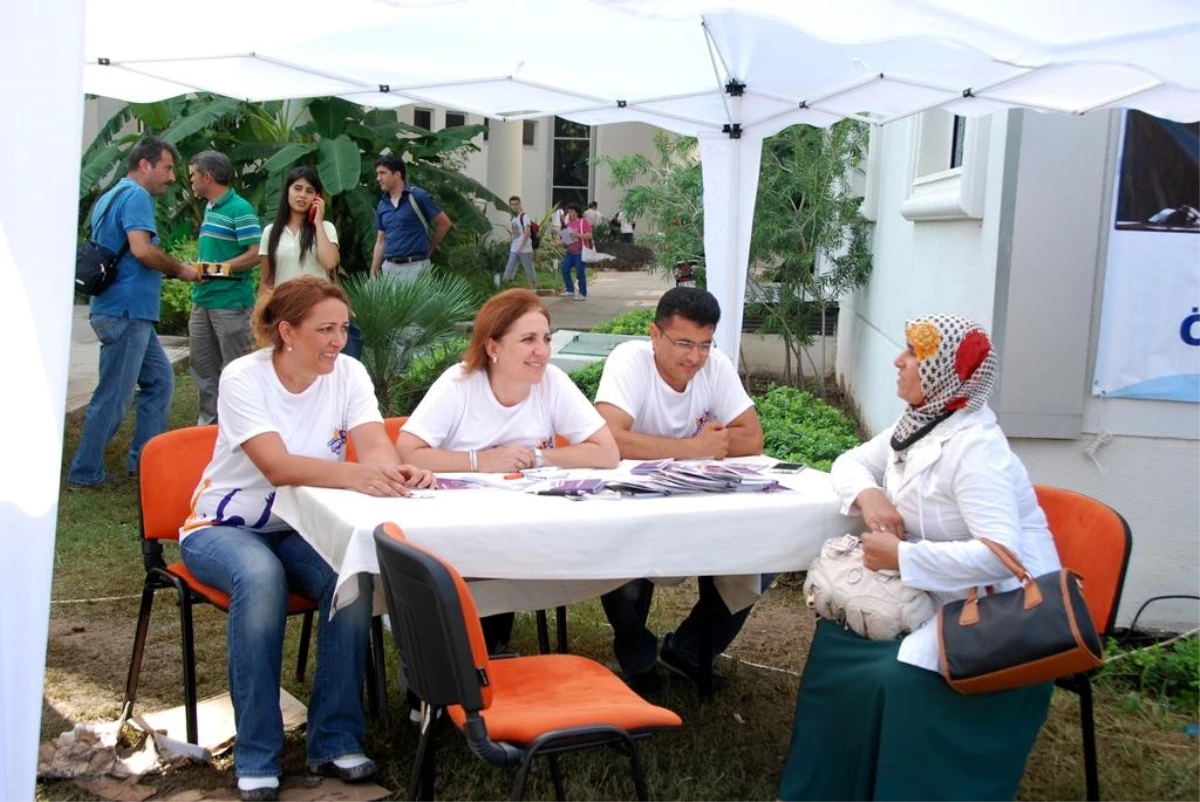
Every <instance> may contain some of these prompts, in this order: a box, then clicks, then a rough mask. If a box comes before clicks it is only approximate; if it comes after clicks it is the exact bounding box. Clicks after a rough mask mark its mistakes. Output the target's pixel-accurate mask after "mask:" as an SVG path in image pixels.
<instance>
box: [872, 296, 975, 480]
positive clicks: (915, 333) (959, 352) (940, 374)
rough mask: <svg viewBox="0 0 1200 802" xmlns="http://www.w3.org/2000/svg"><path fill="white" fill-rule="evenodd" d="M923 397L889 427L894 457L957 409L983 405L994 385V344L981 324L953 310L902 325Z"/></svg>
mask: <svg viewBox="0 0 1200 802" xmlns="http://www.w3.org/2000/svg"><path fill="white" fill-rule="evenodd" d="M904 332H905V335H906V336H907V338H908V342H909V344H910V345H911V346H912V349H913V353H914V354H916V356H917V359H918V360H920V363H919V366H918V368H917V372H918V375H919V376H920V379H921V390H922V392H924V393H925V401H924V402H923V403H922V404H921V405H920V406H919V407H918V406H911V405H910V406H909V407H908V409H906V410H905V411H904V414H903V415H901V416H900V420H899V421H898V422H897V423H896V428H895V430H894V431H893V432H892V448H893V449H894V450H895V451H896V459H897V460H900V461H903V459H904V454H905V452H907V451H908V449H909V448H910V447H912V445H913V444H914V443H916V442H917V441H918V440H920V439H921V438H922V437H924V436H925V435H926V434H928V433H929V432H930V431H932V430H933V428H934V427H935V426H937V425H938V424H939V423H941V422H942V421H944V420H945V419H946V418H948V417H950V415H952V414H953V413H955V412H957V411H958V410H966V411H968V412H975V411H977V410H980V409H983V407H984V405H985V404H986V403H987V400H988V398H989V397H990V396H991V394H992V390H993V389H995V385H996V365H997V362H998V358H997V356H996V349H995V348H993V347H992V341H991V338H989V337H988V335H987V332H986V331H984V330H983V327H982V326H980V325H979V324H978V323H975V322H974V321H971V320H967V319H966V318H961V317H958V316H956V315H930V316H928V317H921V318H916V319H915V320H910V321H908V322H907V323H906V324H905V327H904Z"/></svg>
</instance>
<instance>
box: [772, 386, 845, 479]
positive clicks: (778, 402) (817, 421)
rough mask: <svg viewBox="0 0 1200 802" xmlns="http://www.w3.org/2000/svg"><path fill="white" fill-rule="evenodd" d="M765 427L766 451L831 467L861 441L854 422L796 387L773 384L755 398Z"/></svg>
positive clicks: (826, 468)
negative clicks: (841, 455) (838, 458)
mask: <svg viewBox="0 0 1200 802" xmlns="http://www.w3.org/2000/svg"><path fill="white" fill-rule="evenodd" d="M754 403H755V406H756V407H757V409H758V418H759V420H760V421H761V422H762V427H763V453H765V454H769V455H770V456H772V457H775V458H776V459H781V460H786V461H788V462H805V463H808V464H809V465H810V466H812V467H813V468H818V469H820V470H822V471H827V470H829V468H830V466H831V465H832V464H833V461H834V459H836V458H837V457H838V455H839V454H841V453H843V452H845V451H848V450H850V449H851V448H854V447H855V446H856V445H858V443H859V439H858V433H857V431H856V427H855V425H854V421H852V420H851V419H850V418H848V417H846V415H845V414H843V413H842V412H841V411H840V410H838V409H836V408H834V407H831V406H829V405H828V404H826V403H825V402H824V401H822V400H820V399H818V398H815V397H813V396H812V395H809V394H808V393H805V392H802V391H800V390H797V389H796V388H795V387H789V386H778V385H774V384H773V385H771V387H770V388H769V389H768V390H767V392H766V394H764V395H760V396H757V397H756V398H755V399H754Z"/></svg>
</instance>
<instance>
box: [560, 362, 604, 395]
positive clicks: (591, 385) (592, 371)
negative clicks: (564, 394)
mask: <svg viewBox="0 0 1200 802" xmlns="http://www.w3.org/2000/svg"><path fill="white" fill-rule="evenodd" d="M602 373H604V363H603V362H592V363H590V364H587V365H584V366H583V367H581V368H577V369H575V370H573V371H571V372H570V373H568V374H567V376H569V377H570V379H571V381H573V382H575V386H576V387H578V388H579V391H580V392H581V393H583V394H584V395H585V396H586V397H587V400H588V401H592V402H594V401H595V400H596V390H598V389H599V388H600V374H602Z"/></svg>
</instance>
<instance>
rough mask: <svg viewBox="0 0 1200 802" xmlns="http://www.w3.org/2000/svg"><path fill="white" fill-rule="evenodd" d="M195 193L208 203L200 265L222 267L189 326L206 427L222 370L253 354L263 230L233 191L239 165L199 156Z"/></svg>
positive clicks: (196, 302)
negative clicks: (254, 277)
mask: <svg viewBox="0 0 1200 802" xmlns="http://www.w3.org/2000/svg"><path fill="white" fill-rule="evenodd" d="M188 173H189V175H190V177H191V181H192V192H194V193H195V194H196V197H198V198H204V199H205V200H206V201H208V205H207V206H205V207H204V222H203V223H201V224H200V261H201V262H209V263H215V264H218V265H220V266H221V267H220V268H218V272H217V273H216V274H215V275H210V276H208V277H205V276H204V275H202V276H201V281H200V283H199V284H197V285H196V286H195V287H193V288H192V316H191V318H190V319H189V320H188V335H189V337H190V340H191V342H190V346H191V370H192V379H193V380H195V382H196V391H197V392H198V393H199V395H200V415H199V418H198V420H197V423H198V424H199V425H201V426H203V425H204V424H208V423H216V422H217V386H218V383H219V381H220V379H221V370H222V369H223V368H224V367H225V366H226V365H228V364H229V363H230V362H232V361H233V360H235V359H237V358H238V357H239V356H243V355H245V354H247V353H249V352H250V348H251V338H250V314H251V312H252V311H253V310H254V287H253V284H252V282H251V281H250V270H251V268H253V267H254V266H255V265H256V264H258V243H259V240H260V239H262V228H261V227H260V226H259V224H258V215H257V214H256V213H255V211H254V207H253V206H251V205H250V204H249V202H247V201H246V200H245V199H244V198H242V197H241V196H240V195H238V194H237V192H235V191H234V190H233V189H231V188H230V186H229V184H230V182H231V181H232V180H233V165H232V164H231V163H230V161H229V157H228V156H226V155H225V154H223V153H218V152H217V151H215V150H206V151H203V152H201V153H197V154H196V155H195V156H193V157H192V159H191V161H190V162H189V163H188Z"/></svg>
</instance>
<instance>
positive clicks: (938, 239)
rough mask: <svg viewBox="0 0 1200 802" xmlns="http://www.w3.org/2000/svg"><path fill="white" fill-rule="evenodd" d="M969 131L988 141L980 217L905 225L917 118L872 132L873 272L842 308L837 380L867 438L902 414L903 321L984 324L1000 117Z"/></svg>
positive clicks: (992, 266) (991, 276)
mask: <svg viewBox="0 0 1200 802" xmlns="http://www.w3.org/2000/svg"><path fill="white" fill-rule="evenodd" d="M937 113H938V114H941V113H942V112H937ZM972 124H973V125H976V126H978V127H980V128H984V129H986V131H987V134H988V136H987V143H988V144H987V152H986V154H977V156H979V157H980V160H979V162H978V163H976V164H973V165H972V167H973V169H974V170H975V171H976V173H977V174H980V175H981V176H982V179H983V180H984V187H983V191H984V194H983V216H982V219H973V218H972V219H959V220H926V219H917V220H909V219H907V218H905V217H904V216H903V214H902V213H901V208H902V207H903V206H904V204H905V202H906V201H908V200H909V198H910V197H911V196H912V195H913V187H914V177H913V174H914V170H915V162H914V154H915V152H916V149H917V145H918V139H919V119H918V118H911V119H907V120H900V121H898V122H896V123H893V124H891V125H889V126H887V127H886V128H881V129H877V130H875V131H874V132H872V139H871V148H872V155H871V158H870V164H869V167H868V175H867V177H866V183H867V188H866V193H867V199H866V205H867V206H868V207H870V212H869V213H870V214H873V217H874V220H875V231H874V237H873V240H872V250H873V253H874V268H873V270H872V273H871V279H870V281H869V283H868V284H867V286H866V287H864V288H862V289H861V290H859V291H858V292H857V293H854V294H852V295H851V296H850V297H848V298H847V299H845V300H844V301H843V302H842V303H841V313H840V317H839V318H838V348H837V374H838V376H839V378H840V379H841V381H842V382H843V383H844V384H845V386H846V389H847V390H848V391H849V392H850V394H851V395H852V396H853V397H854V399H855V400H856V401H857V403H858V404H859V408H860V412H861V414H862V418H863V422H864V423H865V424H866V425H867V427H868V428H869V429H870V430H871V431H876V432H877V431H880V430H882V429H884V428H885V427H887V426H889V425H891V424H892V423H893V422H894V421H895V420H896V418H897V417H898V416H899V414H900V411H901V409H902V403H901V402H900V400H899V399H898V398H896V392H895V390H896V369H895V368H894V367H893V366H892V361H893V360H894V359H895V358H896V355H897V354H898V353H899V351H900V349H901V347H902V346H903V342H904V332H903V329H904V321H905V320H906V319H908V318H912V317H916V316H918V315H922V314H929V313H934V312H953V313H955V314H960V315H964V316H967V317H971V318H973V319H976V320H979V321H980V322H982V323H983V324H984V325H985V326H990V325H991V320H992V307H993V301H994V287H995V278H996V243H997V239H998V235H999V219H1000V215H999V209H1000V201H1001V192H1000V190H1001V181H1000V175H1001V174H1002V171H1003V147H1002V145H1003V143H1004V139H1005V129H1006V125H1007V118H1006V117H1005V116H1004V115H993V116H991V117H984V118H981V119H979V120H974V121H972ZM961 169H963V170H965V169H966V168H965V167H964V168H961Z"/></svg>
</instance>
